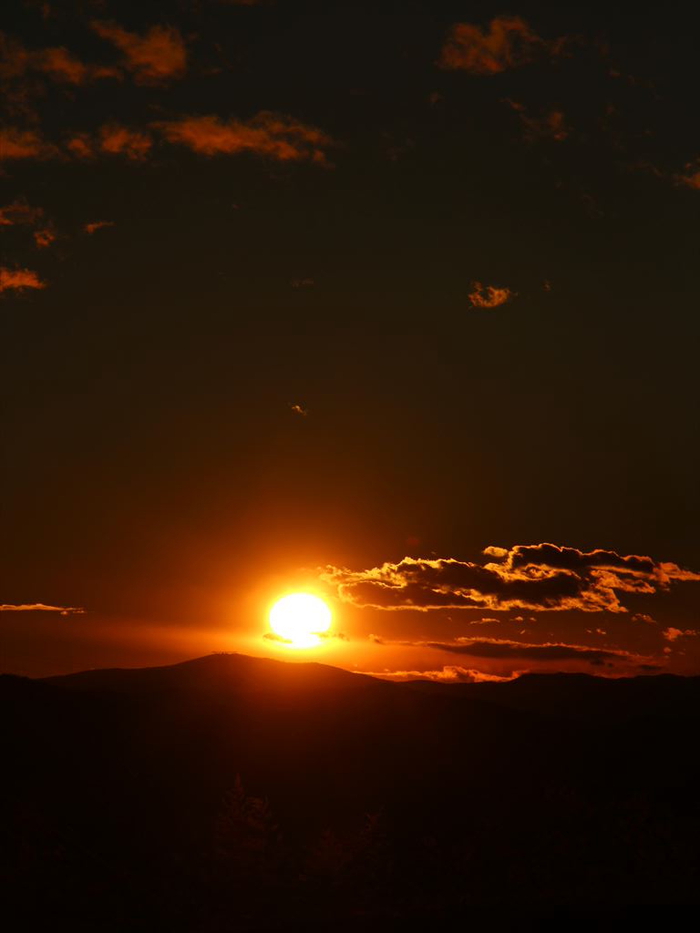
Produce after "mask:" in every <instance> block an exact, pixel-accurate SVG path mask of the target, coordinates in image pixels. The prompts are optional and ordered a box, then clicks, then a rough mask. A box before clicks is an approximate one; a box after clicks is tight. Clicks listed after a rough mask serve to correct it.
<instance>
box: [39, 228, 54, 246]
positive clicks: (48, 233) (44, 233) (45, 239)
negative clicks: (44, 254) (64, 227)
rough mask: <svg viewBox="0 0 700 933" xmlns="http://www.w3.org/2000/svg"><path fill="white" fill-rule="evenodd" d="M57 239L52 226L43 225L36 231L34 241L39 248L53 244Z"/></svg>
mask: <svg viewBox="0 0 700 933" xmlns="http://www.w3.org/2000/svg"><path fill="white" fill-rule="evenodd" d="M55 239H56V234H55V232H54V230H53V229H52V228H51V227H42V228H41V229H40V230H35V231H34V242H35V243H36V245H37V247H38V248H39V249H45V248H46V247H47V246H51V244H52V243H53V242H54V240H55Z"/></svg>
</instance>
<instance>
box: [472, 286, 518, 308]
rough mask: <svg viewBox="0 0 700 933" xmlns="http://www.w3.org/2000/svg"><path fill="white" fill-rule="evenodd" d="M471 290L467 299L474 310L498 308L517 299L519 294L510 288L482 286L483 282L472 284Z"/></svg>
mask: <svg viewBox="0 0 700 933" xmlns="http://www.w3.org/2000/svg"><path fill="white" fill-rule="evenodd" d="M471 288H472V290H471V292H470V293H469V295H468V296H467V297H468V298H469V300H470V302H471V303H472V307H474V308H498V307H499V306H500V305H504V304H505V303H506V302H507V301H510V300H511V299H512V298H515V297H516V294H517V293H516V292H513V291H511V290H510V289H509V288H499V287H497V286H496V285H482V284H481V282H472V284H471Z"/></svg>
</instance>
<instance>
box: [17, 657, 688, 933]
mask: <svg viewBox="0 0 700 933" xmlns="http://www.w3.org/2000/svg"><path fill="white" fill-rule="evenodd" d="M0 698H1V699H2V701H3V702H2V710H3V735H4V739H3V744H4V748H5V750H6V752H7V755H6V761H7V763H8V764H7V765H6V769H5V776H4V780H5V785H6V787H5V790H4V793H3V795H2V799H3V804H2V806H3V820H4V825H5V826H6V827H7V829H8V832H7V834H6V843H5V845H6V851H5V853H4V861H5V863H6V864H7V865H9V869H8V871H7V872H6V873H5V874H6V878H7V879H8V881H9V885H8V892H7V896H8V897H10V898H11V899H14V901H15V902H16V904H15V906H20V907H21V908H22V910H23V912H24V916H25V917H27V918H28V919H31V920H32V921H42V922H47V918H55V917H62V918H64V919H65V918H68V919H70V922H71V923H72V924H73V926H74V927H75V928H77V929H81V928H83V926H84V927H85V928H87V927H90V928H92V929H95V928H97V929H105V930H112V929H115V930H125V929H129V930H130V929H153V928H154V926H161V925H163V924H167V925H168V926H169V927H170V929H183V930H203V931H206V930H221V929H228V928H234V927H235V928H242V929H278V928H279V929H293V928H294V929H296V928H297V927H301V926H307V927H308V926H309V925H311V926H313V925H314V924H317V925H319V926H320V927H323V926H324V925H325V924H328V923H331V922H332V923H333V924H335V925H336V927H337V926H338V924H342V923H346V924H352V923H358V924H359V923H362V925H363V926H364V927H366V926H367V924H368V923H376V924H377V925H380V924H385V923H386V922H388V921H389V920H390V919H392V918H393V919H394V920H396V921H397V922H399V921H405V920H407V919H409V918H413V919H416V918H419V919H420V918H424V919H425V922H426V923H434V922H438V921H439V922H442V921H444V922H447V920H448V919H451V918H452V917H454V916H457V915H458V914H459V912H461V911H463V910H465V909H469V910H470V911H471V912H472V913H473V912H474V911H476V912H477V913H476V914H474V916H477V915H478V911H479V910H483V911H487V912H488V911H490V910H491V909H492V908H493V907H494V906H496V905H498V906H499V911H500V914H499V915H500V916H502V917H503V918H504V919H503V923H504V924H506V923H507V917H508V916H509V910H510V911H511V912H512V913H513V918H514V919H513V924H514V925H518V926H520V928H522V923H523V922H524V921H523V918H524V917H525V916H527V914H528V911H529V912H531V913H532V912H534V913H533V916H534V915H535V914H537V916H540V914H541V912H542V911H543V910H544V911H547V910H552V909H554V910H558V911H567V910H571V909H577V910H581V909H590V910H595V909H598V908H599V907H600V905H606V907H607V908H608V909H615V908H616V907H617V908H621V907H626V906H635V905H636V906H642V905H649V904H677V903H696V902H697V900H698V897H699V896H698V891H699V890H700V866H699V864H698V856H697V839H698V838H700V807H699V805H698V802H697V785H698V779H699V778H700V768H699V767H698V760H697V752H696V746H697V735H698V726H699V725H700V678H679V677H671V676H656V677H643V678H634V679H629V680H616V681H612V680H604V679H601V678H595V677H589V676H586V675H564V674H561V675H528V676H524V677H522V678H520V679H519V680H516V681H513V682H508V683H495V684H494V683H483V684H462V685H459V684H457V685H437V684H432V683H428V682H411V683H400V684H399V683H390V682H386V681H382V680H378V679H376V678H372V677H369V676H366V675H360V674H353V673H349V672H347V671H343V670H340V669H337V668H332V667H328V666H324V665H321V664H303V663H286V662H280V661H273V660H267V659H261V658H250V657H245V656H242V655H213V656H210V657H205V658H199V659H196V660H193V661H188V662H185V663H182V664H177V665H173V666H169V667H157V668H147V669H133V670H132V669H128V670H96V671H85V672H82V673H79V674H70V675H65V676H60V677H50V678H45V679H42V680H29V679H27V678H20V677H14V676H9V675H5V676H3V677H1V678H0ZM504 928H505V927H504Z"/></svg>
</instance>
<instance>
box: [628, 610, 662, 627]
mask: <svg viewBox="0 0 700 933" xmlns="http://www.w3.org/2000/svg"><path fill="white" fill-rule="evenodd" d="M632 621H633V622H644V623H646V625H657V624H658V623H657V621H656V619H654V618H653V617H652V616H650V615H648V614H647V613H646V612H635V614H634V615H633V616H632Z"/></svg>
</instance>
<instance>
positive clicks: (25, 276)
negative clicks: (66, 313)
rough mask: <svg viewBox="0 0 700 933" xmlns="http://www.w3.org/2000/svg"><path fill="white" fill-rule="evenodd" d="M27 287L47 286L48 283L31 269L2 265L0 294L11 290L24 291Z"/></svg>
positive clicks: (0, 268) (0, 270)
mask: <svg viewBox="0 0 700 933" xmlns="http://www.w3.org/2000/svg"><path fill="white" fill-rule="evenodd" d="M26 288H46V284H45V283H44V282H42V281H41V279H40V278H39V276H38V275H37V274H36V272H33V271H32V270H31V269H8V268H6V267H5V266H2V267H0V294H2V293H3V292H7V291H10V290H15V291H24V289H26Z"/></svg>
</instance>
